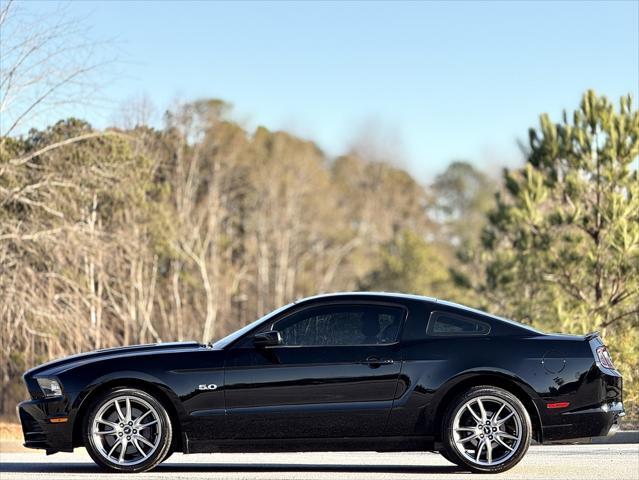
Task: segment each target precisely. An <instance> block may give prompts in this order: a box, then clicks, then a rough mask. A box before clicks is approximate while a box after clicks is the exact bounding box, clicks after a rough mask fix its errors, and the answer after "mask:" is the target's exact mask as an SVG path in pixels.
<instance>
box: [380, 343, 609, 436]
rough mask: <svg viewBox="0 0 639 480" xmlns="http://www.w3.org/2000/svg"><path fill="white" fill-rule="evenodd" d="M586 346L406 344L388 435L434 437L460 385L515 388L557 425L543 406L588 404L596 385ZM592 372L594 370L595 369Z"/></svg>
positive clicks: (546, 420)
mask: <svg viewBox="0 0 639 480" xmlns="http://www.w3.org/2000/svg"><path fill="white" fill-rule="evenodd" d="M593 366H594V361H593V358H592V354H591V353H590V350H589V348H587V344H585V343H581V342H577V341H575V340H574V337H573V338H571V339H570V340H568V339H561V338H555V337H552V338H549V337H546V336H544V335H539V336H536V335H533V336H506V335H487V336H476V337H472V336H469V337H431V338H429V339H424V340H419V341H414V342H410V341H409V342H405V344H404V349H403V366H402V372H401V375H400V378H399V382H398V389H397V394H396V400H395V403H394V406H393V410H392V412H391V416H390V419H389V424H388V431H389V434H391V435H402V434H403V435H406V434H408V435H411V434H412V435H434V436H437V435H438V434H439V430H440V427H441V421H442V416H443V414H444V412H445V410H446V409H447V408H448V404H449V403H450V402H451V400H452V398H451V397H450V396H449V393H450V392H451V391H454V389H455V387H457V386H459V385H460V384H461V382H472V381H473V379H474V380H475V382H477V383H486V384H490V383H491V379H499V380H503V381H507V382H509V383H510V384H514V385H516V386H517V387H518V388H519V390H520V391H521V392H524V393H525V394H526V395H527V396H528V397H529V398H530V399H531V400H532V402H533V404H534V408H535V410H536V412H532V413H533V414H534V413H537V415H538V416H539V419H540V421H541V423H542V425H546V424H552V423H554V422H557V421H558V418H557V416H558V415H559V414H558V412H556V411H548V409H547V408H545V405H546V403H547V402H553V401H570V402H571V408H572V407H573V406H574V407H575V408H582V407H585V406H587V405H588V404H589V403H592V399H593V398H594V397H595V395H596V392H592V391H591V390H596V389H597V388H599V386H598V385H597V382H596V381H594V380H593V381H592V382H589V377H588V373H589V372H590V371H591V370H592V368H593ZM595 368H596V367H595Z"/></svg>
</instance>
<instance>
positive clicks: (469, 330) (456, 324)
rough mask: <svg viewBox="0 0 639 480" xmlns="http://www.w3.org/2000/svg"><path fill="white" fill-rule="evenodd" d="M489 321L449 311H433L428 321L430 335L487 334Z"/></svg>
mask: <svg viewBox="0 0 639 480" xmlns="http://www.w3.org/2000/svg"><path fill="white" fill-rule="evenodd" d="M489 332H490V325H488V324H487V323H484V322H481V321H479V320H475V319H473V318H468V317H465V316H462V315H457V314H454V313H448V312H433V313H432V314H431V316H430V320H429V321H428V332H427V333H428V334H429V335H440V336H441V335H446V336H452V335H487V334H488V333H489Z"/></svg>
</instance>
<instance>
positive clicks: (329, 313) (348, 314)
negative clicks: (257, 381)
mask: <svg viewBox="0 0 639 480" xmlns="http://www.w3.org/2000/svg"><path fill="white" fill-rule="evenodd" d="M403 314H404V310H403V309H401V308H398V307H387V306H377V305H332V306H326V307H318V308H312V309H308V310H303V311H301V312H299V313H297V314H293V315H292V316H290V317H287V318H284V319H282V320H280V321H279V322H277V323H275V324H274V325H273V330H278V331H279V332H280V334H281V335H282V344H283V345H288V346H291V345H297V346H301V345H304V346H339V345H377V344H385V343H393V342H395V341H396V340H397V336H398V334H399V329H400V325H401V321H402V317H403Z"/></svg>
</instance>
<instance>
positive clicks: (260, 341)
mask: <svg viewBox="0 0 639 480" xmlns="http://www.w3.org/2000/svg"><path fill="white" fill-rule="evenodd" d="M281 344H282V336H281V335H280V332H278V331H277V330H271V331H268V332H262V333H258V334H257V335H255V336H254V337H253V346H254V347H255V348H265V347H276V346H277V345H281Z"/></svg>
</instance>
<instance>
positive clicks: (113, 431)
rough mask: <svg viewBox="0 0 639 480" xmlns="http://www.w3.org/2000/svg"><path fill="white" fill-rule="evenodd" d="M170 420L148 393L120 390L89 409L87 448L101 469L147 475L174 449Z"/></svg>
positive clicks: (109, 392) (115, 390)
mask: <svg viewBox="0 0 639 480" xmlns="http://www.w3.org/2000/svg"><path fill="white" fill-rule="evenodd" d="M171 437H172V428H171V419H170V418H169V415H168V413H167V411H166V409H165V408H164V407H163V406H162V404H161V403H160V402H158V401H157V400H156V399H155V398H153V396H151V395H149V394H148V393H147V392H144V391H142V390H138V389H133V388H117V389H113V390H111V391H108V392H106V393H105V394H104V395H102V396H101V397H100V398H98V399H97V400H96V401H95V402H94V403H93V405H92V406H91V407H90V410H89V413H88V415H87V417H86V422H85V428H84V445H85V447H86V449H87V451H88V452H89V455H91V458H93V460H94V461H95V463H97V464H98V465H99V466H101V467H102V468H104V469H106V470H110V471H114V472H130V473H133V472H144V471H147V470H150V469H152V468H153V467H155V466H156V465H157V464H159V463H160V462H161V461H163V460H164V459H165V457H166V456H167V454H168V453H169V449H170V448H171Z"/></svg>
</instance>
